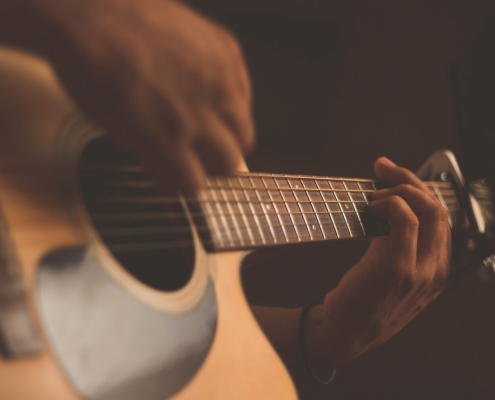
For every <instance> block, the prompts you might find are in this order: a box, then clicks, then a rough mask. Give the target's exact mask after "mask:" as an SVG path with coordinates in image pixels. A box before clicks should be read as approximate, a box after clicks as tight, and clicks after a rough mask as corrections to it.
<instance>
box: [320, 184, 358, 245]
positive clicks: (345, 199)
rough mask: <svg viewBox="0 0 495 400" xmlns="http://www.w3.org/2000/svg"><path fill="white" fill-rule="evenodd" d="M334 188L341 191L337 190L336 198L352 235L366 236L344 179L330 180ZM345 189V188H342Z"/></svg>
mask: <svg viewBox="0 0 495 400" xmlns="http://www.w3.org/2000/svg"><path fill="white" fill-rule="evenodd" d="M329 184H330V186H331V188H332V189H339V190H340V191H338V192H335V198H336V199H337V202H338V205H339V208H340V211H341V212H342V215H343V217H344V221H345V223H346V224H347V228H348V229H349V232H350V235H351V237H362V236H364V232H363V228H362V226H361V222H360V221H359V219H358V218H357V215H356V213H355V212H353V213H351V211H354V208H353V207H352V205H351V204H350V203H349V201H350V198H349V195H348V193H347V192H346V191H345V186H344V184H343V182H342V181H333V180H331V181H329ZM342 189H343V190H342Z"/></svg>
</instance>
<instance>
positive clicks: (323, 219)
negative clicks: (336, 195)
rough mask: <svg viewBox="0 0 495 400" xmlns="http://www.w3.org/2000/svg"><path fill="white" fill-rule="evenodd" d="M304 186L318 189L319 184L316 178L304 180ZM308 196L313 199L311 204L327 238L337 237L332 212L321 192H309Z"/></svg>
mask: <svg viewBox="0 0 495 400" xmlns="http://www.w3.org/2000/svg"><path fill="white" fill-rule="evenodd" d="M303 184H304V187H308V188H311V189H317V188H318V186H317V184H316V181H315V180H314V179H312V180H304V181H303ZM308 197H309V199H310V201H311V206H312V208H313V210H314V212H315V214H316V216H317V218H318V224H319V225H320V229H321V232H322V233H323V237H324V238H325V239H336V238H338V235H337V231H336V228H335V223H334V221H333V219H332V214H330V213H329V212H328V210H327V208H326V206H325V203H324V200H323V197H322V195H321V192H308Z"/></svg>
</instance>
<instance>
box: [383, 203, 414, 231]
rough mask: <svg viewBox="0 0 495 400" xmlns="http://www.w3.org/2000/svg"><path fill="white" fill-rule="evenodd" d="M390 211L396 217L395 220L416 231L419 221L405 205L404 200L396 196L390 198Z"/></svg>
mask: <svg viewBox="0 0 495 400" xmlns="http://www.w3.org/2000/svg"><path fill="white" fill-rule="evenodd" d="M390 208H391V211H392V212H393V213H394V214H395V215H396V216H397V220H398V221H399V222H400V223H401V224H402V225H404V226H405V227H408V228H410V229H417V228H418V227H419V220H418V217H417V216H416V214H414V212H413V211H412V210H411V208H410V207H409V206H408V205H407V203H406V202H405V200H404V199H403V198H402V197H400V196H397V195H393V196H391V197H390Z"/></svg>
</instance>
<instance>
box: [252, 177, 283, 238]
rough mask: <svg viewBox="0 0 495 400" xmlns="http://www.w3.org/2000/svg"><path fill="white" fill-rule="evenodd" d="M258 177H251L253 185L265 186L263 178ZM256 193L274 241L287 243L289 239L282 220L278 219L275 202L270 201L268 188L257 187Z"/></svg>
mask: <svg viewBox="0 0 495 400" xmlns="http://www.w3.org/2000/svg"><path fill="white" fill-rule="evenodd" d="M257 179H258V180H253V178H251V180H252V181H253V186H255V187H260V185H261V187H263V188H264V187H265V186H264V184H263V181H262V180H261V178H257ZM256 195H257V196H258V199H259V200H260V202H261V203H260V208H261V210H262V212H263V214H264V217H265V218H266V220H267V222H268V228H269V229H270V232H271V234H272V236H273V240H274V242H275V243H286V242H287V241H286V239H285V235H284V232H283V230H282V227H281V225H280V221H279V220H278V217H277V214H276V212H275V210H274V206H273V203H271V202H269V200H270V195H269V194H268V191H267V190H266V189H256Z"/></svg>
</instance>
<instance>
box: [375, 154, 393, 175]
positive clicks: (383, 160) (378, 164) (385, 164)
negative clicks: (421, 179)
mask: <svg viewBox="0 0 495 400" xmlns="http://www.w3.org/2000/svg"><path fill="white" fill-rule="evenodd" d="M393 167H397V165H396V164H395V163H394V162H393V161H391V160H390V159H388V158H387V157H380V158H378V159H377V160H376V161H375V164H374V170H375V174H376V176H377V177H378V178H382V177H383V176H384V174H386V173H387V171H388V170H390V168H393Z"/></svg>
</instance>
